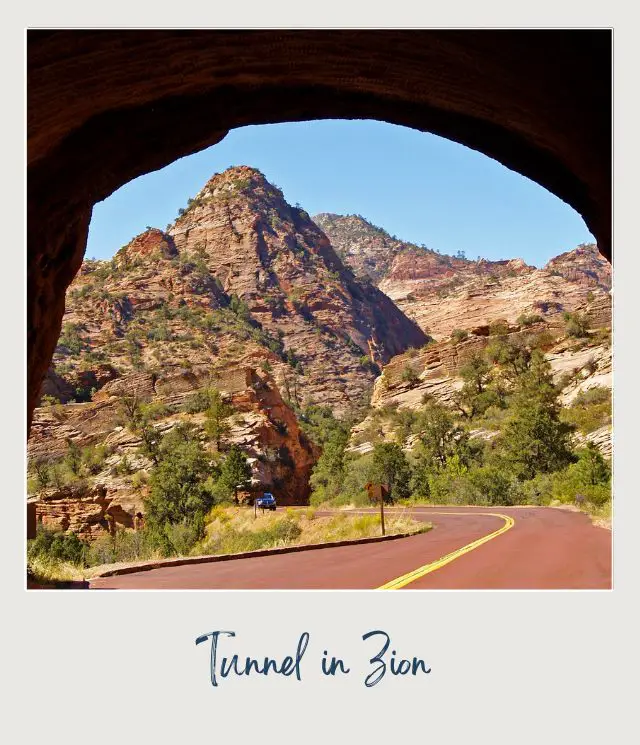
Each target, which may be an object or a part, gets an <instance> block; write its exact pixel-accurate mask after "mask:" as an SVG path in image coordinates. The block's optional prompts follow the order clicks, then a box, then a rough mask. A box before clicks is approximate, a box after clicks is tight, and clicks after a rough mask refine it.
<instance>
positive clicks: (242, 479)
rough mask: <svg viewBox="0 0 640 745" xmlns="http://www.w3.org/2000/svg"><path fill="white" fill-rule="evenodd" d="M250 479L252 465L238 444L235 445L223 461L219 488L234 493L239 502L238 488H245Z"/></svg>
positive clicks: (235, 499) (236, 500)
mask: <svg viewBox="0 0 640 745" xmlns="http://www.w3.org/2000/svg"><path fill="white" fill-rule="evenodd" d="M250 479H251V466H250V465H249V462H248V461H247V457H246V455H245V454H244V453H243V452H242V450H240V448H239V447H238V446H237V445H233V446H232V448H231V450H229V454H228V455H227V457H226V458H225V459H224V461H223V463H222V467H221V469H220V478H219V479H218V489H219V490H220V489H221V490H223V491H224V492H226V493H228V494H230V495H231V494H233V499H234V501H235V502H236V503H237V502H238V489H245V488H246V487H247V486H248V484H249V481H250ZM218 493H220V491H219V492H218Z"/></svg>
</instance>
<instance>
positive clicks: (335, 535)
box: [197, 507, 431, 554]
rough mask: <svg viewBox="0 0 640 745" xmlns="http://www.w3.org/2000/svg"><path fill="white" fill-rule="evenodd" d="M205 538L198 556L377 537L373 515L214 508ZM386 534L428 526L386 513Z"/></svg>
mask: <svg viewBox="0 0 640 745" xmlns="http://www.w3.org/2000/svg"><path fill="white" fill-rule="evenodd" d="M209 518H210V520H209V521H208V524H207V537H206V538H205V540H204V541H202V543H201V544H200V545H199V546H198V547H197V552H198V553H205V554H206V553H211V554H226V553H237V552H242V551H250V550H257V549H263V548H282V547H285V546H300V545H315V544H320V543H332V542H334V541H346V540H357V539H359V538H372V537H374V536H378V535H380V518H379V516H378V514H377V513H353V512H350V511H349V510H346V509H342V510H340V511H338V512H336V513H335V514H332V515H324V514H323V515H319V514H318V511H317V510H315V509H313V508H312V507H309V508H307V509H292V508H289V509H286V510H284V511H283V512H275V513H274V512H265V513H264V514H262V513H260V512H258V514H257V516H254V511H253V509H251V508H242V507H227V508H222V507H216V508H214V509H213V510H212V512H211V513H210V515H209ZM385 527H386V533H387V534H388V535H397V534H399V533H411V532H418V531H426V530H429V528H430V527H431V526H430V525H429V524H426V523H423V522H419V521H417V520H414V519H412V518H411V517H410V516H409V514H408V512H406V511H401V512H393V513H388V514H387V516H386V520H385Z"/></svg>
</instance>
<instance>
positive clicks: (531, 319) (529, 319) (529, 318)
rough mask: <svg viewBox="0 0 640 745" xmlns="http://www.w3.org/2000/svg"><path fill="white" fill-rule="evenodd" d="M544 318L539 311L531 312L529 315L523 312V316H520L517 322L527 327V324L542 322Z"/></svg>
mask: <svg viewBox="0 0 640 745" xmlns="http://www.w3.org/2000/svg"><path fill="white" fill-rule="evenodd" d="M543 320H544V319H543V318H542V316H540V315H538V314H537V313H530V314H528V315H527V314H525V313H523V314H522V315H521V316H518V320H517V321H516V323H517V324H518V325H519V326H524V327H525V328H526V327H527V326H533V325H534V324H536V323H540V322H541V321H543Z"/></svg>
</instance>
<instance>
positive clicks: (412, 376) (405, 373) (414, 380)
mask: <svg viewBox="0 0 640 745" xmlns="http://www.w3.org/2000/svg"><path fill="white" fill-rule="evenodd" d="M400 379H401V380H402V382H403V383H409V385H410V386H411V387H412V388H413V386H415V385H417V384H418V383H419V382H420V375H418V373H417V371H416V370H415V368H414V367H413V366H412V365H411V364H409V363H408V362H407V364H406V365H405V366H404V367H403V368H402V374H401V376H400Z"/></svg>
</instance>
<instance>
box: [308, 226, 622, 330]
mask: <svg viewBox="0 0 640 745" xmlns="http://www.w3.org/2000/svg"><path fill="white" fill-rule="evenodd" d="M314 219H315V220H316V222H318V224H319V225H321V226H322V228H323V230H324V231H325V232H326V233H327V235H328V236H329V238H330V239H331V242H332V244H333V245H334V246H335V247H336V249H337V250H338V251H339V253H340V255H341V256H342V257H343V259H344V261H345V263H347V264H349V265H350V266H352V267H353V268H354V270H355V271H356V273H361V274H364V275H368V276H369V277H371V278H372V279H373V280H374V281H375V282H376V284H377V285H378V287H379V288H380V289H381V290H382V291H383V292H384V293H385V294H387V295H388V296H389V297H390V298H391V299H392V300H393V301H394V303H395V304H396V305H397V306H398V307H399V308H401V309H402V310H403V311H404V313H406V315H407V316H409V317H410V318H412V319H413V320H414V321H416V323H418V325H419V326H420V327H421V328H422V330H423V331H424V332H425V333H427V334H429V335H430V336H432V337H433V338H434V339H446V338H448V337H449V336H450V335H451V332H452V331H453V330H454V329H463V330H469V329H472V328H474V327H478V326H481V325H488V324H490V323H491V322H492V321H495V320H497V319H504V320H506V321H508V322H509V323H516V322H517V320H518V318H519V317H520V316H523V315H541V316H543V317H544V318H545V320H547V321H551V322H557V319H556V320H554V319H553V316H559V315H561V314H562V313H563V312H565V311H569V312H572V311H575V310H578V309H580V308H581V307H582V306H585V305H586V304H588V305H589V306H590V309H591V310H592V311H593V312H596V310H597V312H599V313H600V318H599V322H600V323H599V325H605V322H606V320H607V318H606V316H607V313H608V315H609V318H610V312H611V311H610V305H611V301H610V296H609V291H610V289H611V265H610V264H609V263H608V262H607V261H606V259H604V258H603V257H602V256H601V255H600V253H599V252H598V249H597V247H596V246H595V245H593V244H584V245H581V246H578V247H577V248H576V249H574V250H573V251H568V252H567V253H564V254H561V255H560V256H557V257H556V258H554V259H552V260H551V261H550V262H549V263H548V264H547V265H546V266H545V267H543V268H542V269H536V268H535V267H531V266H528V265H527V264H525V262H524V261H522V259H510V260H505V261H486V260H484V259H478V260H477V261H470V260H468V259H466V258H463V257H462V256H459V257H452V256H445V255H442V254H439V253H437V252H436V251H433V250H431V249H428V248H427V247H426V246H416V245H415V244H411V243H406V242H403V241H400V240H398V239H397V238H395V237H392V236H390V235H389V234H388V233H386V231H384V230H382V229H381V228H377V227H376V226H374V225H371V223H369V222H367V221H366V220H364V218H362V217H360V216H358V215H348V216H340V215H330V214H322V215H317V216H316V217H315V218H314Z"/></svg>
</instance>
